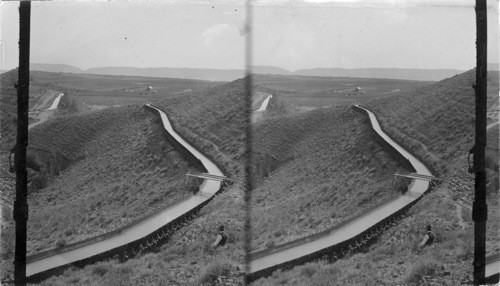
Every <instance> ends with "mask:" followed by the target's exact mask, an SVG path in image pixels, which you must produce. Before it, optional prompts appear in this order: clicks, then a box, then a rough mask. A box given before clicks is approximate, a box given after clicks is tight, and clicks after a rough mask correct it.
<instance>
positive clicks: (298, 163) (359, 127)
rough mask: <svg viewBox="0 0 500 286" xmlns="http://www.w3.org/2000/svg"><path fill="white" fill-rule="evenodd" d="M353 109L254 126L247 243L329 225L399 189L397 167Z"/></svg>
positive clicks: (261, 244) (275, 240)
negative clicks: (250, 233)
mask: <svg viewBox="0 0 500 286" xmlns="http://www.w3.org/2000/svg"><path fill="white" fill-rule="evenodd" d="M368 124H369V121H368V119H367V117H366V116H363V115H362V114H361V113H358V112H356V111H354V110H353V109H352V108H350V107H339V108H329V109H318V110H315V111H311V112H308V113H304V114H300V115H294V116H286V117H282V118H272V119H268V120H266V121H265V122H263V123H262V124H257V125H256V126H255V129H254V134H255V135H254V142H253V143H254V145H253V152H254V154H255V155H254V162H255V164H254V169H253V172H254V177H255V178H256V182H255V185H256V186H257V188H256V189H254V190H253V191H252V203H251V206H252V229H253V231H252V248H253V249H254V250H257V249H263V248H266V247H271V246H273V245H275V244H282V243H284V242H287V241H291V240H294V239H297V238H300V237H304V236H306V235H309V234H312V233H316V232H320V231H322V230H324V229H326V228H329V227H333V226H335V225H337V224H339V223H341V222H342V221H345V220H347V219H349V218H350V217H352V216H354V215H356V214H358V213H360V212H363V211H364V210H366V209H367V208H369V207H372V206H374V205H377V204H380V203H382V202H385V201H387V200H389V199H390V198H391V196H393V195H396V194H397V192H398V190H397V189H398V188H397V187H396V188H395V187H394V186H393V185H392V184H393V174H394V172H396V171H401V170H402V166H399V165H398V164H397V162H395V161H394V159H393V158H392V157H391V156H390V155H389V154H388V153H387V152H386V151H384V150H383V149H382V147H380V146H379V145H378V144H377V143H376V142H375V141H374V137H373V136H372V135H371V131H370V128H369V125H368Z"/></svg>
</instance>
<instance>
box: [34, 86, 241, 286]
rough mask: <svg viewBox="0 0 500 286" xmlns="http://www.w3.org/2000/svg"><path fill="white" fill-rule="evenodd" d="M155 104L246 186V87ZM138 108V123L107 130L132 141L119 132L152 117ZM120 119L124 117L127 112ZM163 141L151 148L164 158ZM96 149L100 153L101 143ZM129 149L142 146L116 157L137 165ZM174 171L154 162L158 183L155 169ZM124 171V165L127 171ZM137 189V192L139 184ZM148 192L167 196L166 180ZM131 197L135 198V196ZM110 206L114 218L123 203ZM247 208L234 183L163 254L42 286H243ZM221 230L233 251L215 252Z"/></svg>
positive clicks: (92, 268)
mask: <svg viewBox="0 0 500 286" xmlns="http://www.w3.org/2000/svg"><path fill="white" fill-rule="evenodd" d="M155 105H160V106H162V107H163V108H164V109H165V111H166V112H167V113H168V114H169V117H170V118H171V121H172V123H173V125H174V128H175V129H176V130H177V131H178V132H179V133H180V134H181V135H182V136H183V137H184V138H186V139H187V140H188V141H190V142H191V143H193V145H195V146H197V147H198V148H199V149H200V150H203V151H204V152H205V151H206V150H208V151H207V153H208V155H209V156H211V157H213V158H215V161H216V162H217V163H218V164H220V165H221V166H222V167H223V168H224V169H226V170H227V175H228V176H230V177H233V178H236V179H240V180H241V179H243V177H244V173H243V153H244V152H245V137H244V131H245V129H244V125H243V123H244V122H245V120H246V118H245V116H244V114H245V98H244V89H243V80H238V81H235V82H231V83H228V84H225V85H222V86H219V87H215V88H212V89H209V90H207V91H205V92H199V93H196V92H193V93H190V94H183V95H181V94H178V95H174V96H172V97H171V98H168V99H164V100H159V101H158V102H157V103H155ZM223 107H224V108H223ZM136 109H139V110H142V109H140V108H139V107H127V108H126V110H128V114H129V116H130V114H134V116H133V117H132V118H131V119H125V118H123V121H125V122H124V123H114V124H113V125H112V126H110V127H107V128H106V129H110V130H111V129H113V130H114V132H115V133H116V140H118V141H120V140H121V141H125V142H126V141H129V139H126V138H127V136H125V135H127V134H126V132H129V131H123V132H120V131H119V130H118V129H119V128H120V127H121V124H125V125H127V124H131V122H133V121H137V119H138V118H142V117H143V116H144V115H142V111H139V110H136ZM114 110H116V111H114ZM119 110H122V109H120V108H118V109H107V110H106V111H108V112H111V111H113V112H118V111H119ZM96 114H97V113H96ZM99 114H100V113H99ZM118 114H122V113H121V111H120V112H118ZM146 117H147V118H149V119H148V120H152V118H154V117H153V116H151V115H148V116H146ZM117 119H118V118H117ZM113 121H121V120H113ZM133 125H136V124H133ZM150 125H151V124H150ZM153 126H154V125H153ZM144 128H145V127H141V126H139V128H137V130H143V129H144ZM151 128H152V127H151ZM124 129H125V130H129V129H126V128H124ZM138 133H139V134H138V135H137V138H136V136H135V135H134V136H133V137H134V138H136V139H134V140H139V139H138V137H140V136H142V137H144V136H145V137H146V138H144V139H143V140H146V141H148V142H149V140H152V139H148V138H152V135H153V133H149V132H147V135H146V134H144V133H145V132H144V131H140V132H138ZM128 136H132V134H130V132H129V133H128ZM103 137H104V135H103ZM155 138H157V139H154V140H155V141H152V142H150V143H151V145H149V144H148V146H150V147H152V148H155V150H157V149H156V148H158V149H160V150H158V151H161V146H162V143H161V142H160V141H161V139H159V138H160V137H155ZM130 140H133V139H130ZM158 140H160V141H158ZM90 145H92V146H96V147H97V146H99V145H97V144H90ZM128 145H135V144H134V143H133V142H130V143H129V144H125V145H124V146H123V147H122V148H130V149H129V150H130V152H126V150H127V149H125V150H120V155H119V156H116V157H114V159H113V160H126V159H125V158H126V157H133V158H135V160H137V159H138V157H137V156H139V155H140V149H139V150H138V149H137V147H133V146H132V147H125V146H128ZM155 146H158V147H155ZM98 148H104V149H106V148H108V147H106V146H101V147H98ZM132 149H134V150H132ZM124 151H125V152H124ZM136 153H139V155H136ZM164 153H165V151H164ZM174 153H175V152H174ZM168 154H170V152H169V153H168ZM134 156H135V157H134ZM167 156H172V155H167ZM122 157H124V158H122ZM96 160H97V159H96ZM100 160H103V161H110V159H108V160H106V159H104V158H103V159H100ZM118 162H119V161H118ZM169 164H170V165H171V164H172V162H163V161H159V160H158V161H154V162H151V168H153V170H152V172H151V173H152V174H151V175H155V177H156V176H158V174H159V173H158V172H154V170H155V169H161V168H170V167H168V166H169ZM77 165H80V163H79V162H78V163H77ZM119 165H120V166H124V164H119ZM179 165H180V163H179ZM123 169H124V170H123V174H124V175H127V176H129V175H131V173H133V172H134V169H128V168H126V167H123ZM82 171H83V174H84V173H85V171H91V169H85V168H82ZM177 172H178V173H180V174H181V175H182V176H183V175H184V174H185V173H186V172H187V170H185V169H183V168H182V166H178V167H177V168H176V173H175V174H173V175H176V174H178V173H177ZM181 172H182V173H181ZM80 174H81V173H80ZM173 175H171V176H173ZM94 176H99V174H98V173H95V175H94ZM175 178H176V177H175V176H173V177H172V180H175ZM131 180H132V179H131ZM153 180H154V179H153ZM174 182H175V181H174ZM116 183H117V182H116ZM130 184H131V185H132V186H135V184H134V183H132V182H130ZM86 185H90V186H91V187H92V188H95V187H94V186H93V185H95V183H91V182H87V183H86ZM143 185H144V186H142V188H143V189H144V191H146V192H148V191H152V190H156V188H162V189H164V186H162V182H161V181H153V182H151V183H150V184H143ZM110 187H112V185H111V186H110ZM164 191H165V190H164ZM164 191H163V192H164ZM177 191H182V192H186V191H187V190H186V188H185V187H183V186H182V187H181V186H179V188H177ZM115 193H116V194H120V193H123V192H122V189H117V190H114V191H113V194H115ZM163 194H164V193H163ZM109 196H111V193H109ZM103 197H104V195H103ZM128 197H132V195H131V194H130V192H129V195H128ZM135 199H137V204H138V205H140V204H145V202H147V200H149V199H150V198H149V196H148V198H147V199H146V200H145V199H142V200H141V198H140V197H135ZM165 199H168V198H165ZM120 201H121V199H120V200H118V202H120ZM110 205H111V206H112V208H111V209H109V211H110V212H111V210H113V212H114V208H115V204H111V202H110V203H108V204H104V203H103V204H102V206H101V208H102V209H103V212H104V211H106V210H107V209H108V208H107V207H106V206H110ZM244 209H245V204H244V192H243V185H242V182H237V183H234V184H230V185H228V186H226V187H225V190H224V192H222V193H221V194H220V195H218V196H216V197H215V198H214V199H213V200H212V201H211V202H210V203H209V204H208V205H206V206H205V207H203V209H202V210H201V211H200V213H199V214H198V216H197V217H196V218H194V219H193V220H191V221H189V222H187V223H186V224H185V225H184V226H183V227H182V228H181V229H179V230H177V231H176V232H174V233H173V234H172V236H171V238H170V241H169V242H168V243H167V244H165V245H164V246H162V247H160V248H159V249H158V250H157V251H156V252H153V253H143V254H140V255H138V256H136V257H134V258H131V259H129V260H127V261H125V262H123V263H120V262H118V261H115V260H111V261H109V262H100V263H97V264H95V265H89V266H87V267H84V268H82V269H69V270H67V271H66V272H65V273H64V274H63V275H61V276H57V277H52V278H50V279H48V280H46V281H44V282H43V283H42V285H68V284H71V283H83V284H88V283H91V284H92V285H123V284H126V285H139V284H145V285H200V284H202V283H214V281H215V279H216V278H217V276H224V278H223V280H224V283H225V285H241V283H242V276H241V273H240V272H239V271H240V270H241V266H239V267H240V268H239V270H238V268H237V266H238V265H239V264H242V263H243V261H244V250H243V241H244V229H243V221H244ZM92 221H93V220H92ZM221 224H223V225H225V227H226V230H227V231H226V232H227V233H228V236H229V238H228V243H227V246H226V247H224V248H222V249H219V250H216V251H213V250H211V247H210V245H211V244H212V243H213V242H214V240H215V237H216V235H217V233H218V232H217V229H218V226H219V225H221ZM181 269H182V271H181Z"/></svg>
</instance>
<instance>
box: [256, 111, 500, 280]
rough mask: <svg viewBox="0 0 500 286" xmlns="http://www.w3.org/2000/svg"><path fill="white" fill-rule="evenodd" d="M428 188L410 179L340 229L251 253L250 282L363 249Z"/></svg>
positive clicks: (494, 261)
mask: <svg viewBox="0 0 500 286" xmlns="http://www.w3.org/2000/svg"><path fill="white" fill-rule="evenodd" d="M354 108H356V109H358V110H360V111H362V112H366V113H367V114H368V117H369V119H370V122H371V125H372V128H373V130H374V131H375V132H376V134H377V135H378V136H379V137H380V138H382V139H383V140H384V141H385V142H386V143H387V144H389V145H390V147H391V148H393V149H394V150H395V151H397V152H398V153H399V154H400V155H401V156H402V158H401V159H402V160H405V161H407V162H406V163H409V164H411V166H412V168H413V169H414V170H415V172H416V173H418V174H420V175H424V176H433V174H432V173H431V171H430V170H429V168H427V167H426V166H425V165H424V163H422V162H421V161H420V160H418V159H417V158H415V156H413V155H412V154H411V153H410V152H409V151H407V150H405V149H404V148H403V147H401V146H400V145H399V144H397V143H396V142H395V141H394V140H392V139H391V138H390V137H389V136H388V135H387V134H386V133H385V132H384V131H383V130H382V128H381V127H380V124H379V122H378V120H377V118H376V116H375V114H374V113H373V112H371V111H370V110H368V109H366V108H364V107H362V106H359V105H358V104H355V105H354ZM429 187H430V182H429V181H427V180H413V181H412V183H411V184H410V185H409V187H408V191H407V192H406V193H405V194H404V195H401V196H400V197H398V198H396V199H393V200H391V201H389V202H387V203H385V204H382V205H380V206H378V207H376V208H374V209H371V210H369V211H367V212H365V213H364V214H362V215H360V216H357V217H355V218H354V219H352V220H350V221H348V222H346V223H344V224H342V225H340V226H337V227H335V228H333V229H330V230H327V231H326V232H322V233H319V234H316V235H312V236H310V237H306V238H302V239H299V240H296V241H292V242H289V243H285V244H282V245H277V246H275V247H273V248H271V249H265V250H262V251H257V252H253V253H251V254H250V265H249V266H250V267H249V268H250V273H248V274H249V276H250V279H251V280H254V279H257V278H259V277H262V276H268V275H270V274H272V272H273V271H274V270H276V269H278V268H284V267H291V266H295V265H298V264H301V263H304V262H307V261H311V260H313V259H316V258H320V257H324V256H333V257H340V256H342V254H343V253H344V252H345V250H347V249H348V250H354V249H356V248H357V247H362V246H363V245H364V244H365V243H366V242H368V241H370V240H371V239H373V238H374V237H375V236H376V232H377V229H381V228H382V229H384V228H385V227H387V225H388V223H389V222H391V221H396V220H397V217H398V216H400V215H402V214H403V213H404V212H405V211H406V210H407V209H409V208H410V207H411V206H412V205H414V204H415V203H416V202H417V201H418V200H419V199H420V198H421V197H422V195H423V194H424V193H425V192H427V191H428V190H429ZM374 232H375V233H374ZM337 253H338V256H337ZM499 261H500V258H499V257H498V256H496V257H491V258H490V259H489V260H488V262H487V267H486V277H491V276H494V275H497V276H498V273H499V272H500V262H499Z"/></svg>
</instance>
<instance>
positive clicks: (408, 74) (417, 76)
mask: <svg viewBox="0 0 500 286" xmlns="http://www.w3.org/2000/svg"><path fill="white" fill-rule="evenodd" d="M463 72H464V71H461V70H454V69H436V70H433V69H392V68H369V69H339V68H317V69H304V70H298V71H296V72H295V74H296V75H305V76H333V77H358V78H392V79H408V80H425V81H438V80H442V79H445V78H448V77H452V76H454V75H456V74H460V73H463Z"/></svg>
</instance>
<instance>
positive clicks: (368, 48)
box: [0, 0, 499, 71]
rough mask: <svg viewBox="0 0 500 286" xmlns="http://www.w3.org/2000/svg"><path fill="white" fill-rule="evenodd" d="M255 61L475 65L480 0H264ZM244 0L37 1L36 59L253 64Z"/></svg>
mask: <svg viewBox="0 0 500 286" xmlns="http://www.w3.org/2000/svg"><path fill="white" fill-rule="evenodd" d="M253 3H254V5H252V15H253V17H252V20H253V21H252V58H253V63H252V64H253V65H264V66H276V67H281V68H284V69H288V70H290V71H295V70H298V69H308V68H318V67H334V68H429V69H438V68H449V69H459V70H468V69H471V68H473V67H474V66H475V55H476V51H475V40H476V36H475V30H476V28H475V12H474V1H473V0H433V1H430V0H407V1H405V0H378V1H375V2H374V1H367V0H329V1H327V0H295V1H284V0H256V1H254V2H253ZM488 3H489V10H488V13H489V14H488V36H489V38H488V40H489V46H488V61H489V62H493V63H498V40H499V33H498V26H499V23H498V0H493V1H489V2H488ZM0 5H1V6H0V9H1V11H0V17H1V18H0V21H1V22H0V23H1V30H0V40H1V41H2V42H1V44H2V51H3V57H2V61H1V63H0V66H2V67H3V69H12V68H14V67H16V66H17V64H18V58H17V56H18V44H17V43H18V40H19V38H18V37H19V36H18V30H19V27H18V12H17V7H18V5H19V4H18V3H17V2H1V3H0ZM245 13H246V10H245V5H244V2H243V1H237V0H234V1H230V0H228V1H224V2H223V1H210V0H199V1H195V0H191V1H187V2H186V1H183V2H181V1H173V0H171V1H168V2H167V1H147V2H146V1H128V2H126V1H106V2H105V1H92V2H91V1H49V2H33V3H32V12H31V16H32V19H31V55H30V60H31V62H32V63H55V64H68V65H72V66H75V67H78V68H81V69H87V68H91V67H104V66H132V67H191V68H217V69H243V68H244V67H245V42H246V40H245V37H246V36H245V32H244V31H245V29H244V27H245V17H246V15H245Z"/></svg>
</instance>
